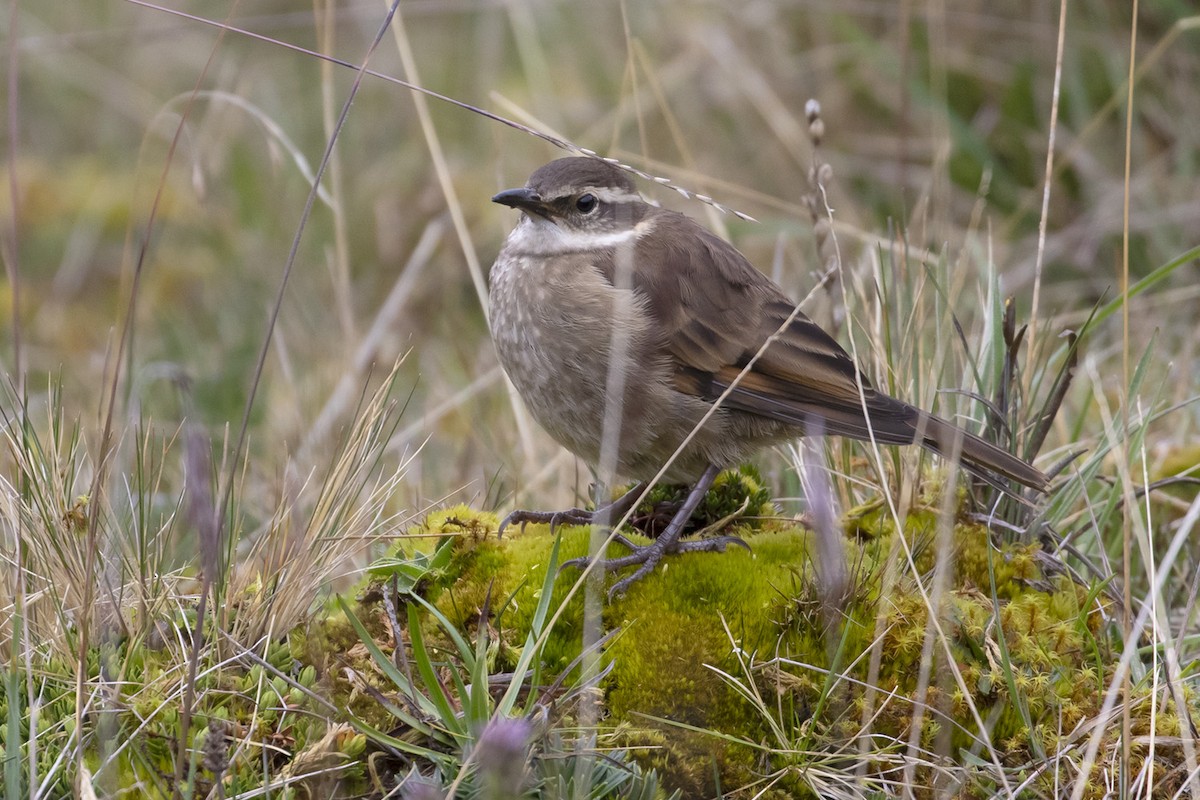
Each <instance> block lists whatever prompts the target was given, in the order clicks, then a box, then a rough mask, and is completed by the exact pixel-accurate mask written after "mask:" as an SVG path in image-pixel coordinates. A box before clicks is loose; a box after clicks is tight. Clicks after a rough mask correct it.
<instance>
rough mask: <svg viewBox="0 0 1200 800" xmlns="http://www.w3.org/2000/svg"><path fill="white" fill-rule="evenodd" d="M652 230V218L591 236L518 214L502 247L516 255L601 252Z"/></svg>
mask: <svg viewBox="0 0 1200 800" xmlns="http://www.w3.org/2000/svg"><path fill="white" fill-rule="evenodd" d="M653 229H654V218H653V217H651V218H649V219H644V220H642V221H641V222H639V223H638V224H637V225H635V226H634V227H632V228H626V229H625V230H621V231H606V232H600V233H591V232H588V231H579V230H568V229H566V228H562V227H560V226H558V225H556V224H554V223H553V222H551V221H550V220H548V219H544V218H542V217H538V216H532V217H531V216H528V215H526V214H522V215H521V221H520V222H518V223H517V227H515V228H513V230H512V233H510V234H509V235H508V240H507V241H506V242H505V244H504V248H505V249H506V250H509V251H512V252H513V253H514V254H516V255H541V256H548V255H559V254H562V253H579V252H583V251H587V250H604V249H607V248H609V247H620V246H621V245H629V244H633V243H634V242H636V241H637V240H638V239H640V238H642V236H644V235H645V234H647V233H649V232H650V231H651V230H653Z"/></svg>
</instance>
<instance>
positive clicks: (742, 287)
mask: <svg viewBox="0 0 1200 800" xmlns="http://www.w3.org/2000/svg"><path fill="white" fill-rule="evenodd" d="M655 222H656V224H655V228H654V235H653V236H643V237H642V238H640V239H639V240H638V243H637V251H636V253H635V257H634V260H633V275H632V282H633V286H634V287H635V288H636V289H637V290H639V291H640V292H641V293H642V294H643V295H644V296H645V298H646V300H647V302H648V304H649V307H650V312H651V313H652V314H653V315H654V316H655V318H656V320H657V322H658V323H659V327H660V330H661V336H662V342H663V347H664V348H665V349H666V351H667V353H668V354H669V355H670V356H671V358H672V359H673V360H674V362H675V365H676V386H677V388H678V389H679V390H680V391H684V392H688V393H690V394H694V395H697V396H699V397H704V398H706V399H709V400H712V399H715V398H716V397H718V396H720V395H721V394H722V393H723V392H724V391H725V390H726V389H727V388H728V387H729V386H730V384H731V383H732V382H733V380H734V378H735V377H736V376H737V375H738V374H739V373H740V372H741V371H742V369H743V368H744V367H745V366H746V364H748V363H749V362H750V360H751V359H752V358H753V357H754V355H755V354H756V353H757V352H758V351H759V349H760V348H761V347H762V345H763V343H764V342H766V341H767V340H768V338H770V337H771V336H776V338H775V340H774V341H772V342H771V344H770V346H769V347H768V348H767V349H766V351H765V352H764V353H763V354H762V355H761V356H760V357H759V358H758V360H756V361H755V362H754V365H753V367H752V368H751V369H750V371H749V372H747V373H746V375H744V376H743V377H742V379H741V381H740V382H739V383H738V385H737V387H736V388H735V389H734V390H733V391H732V392H730V394H729V396H728V397H726V399H725V401H724V402H725V406H726V407H727V408H731V409H737V410H741V411H747V412H750V413H754V414H759V415H762V416H764V417H768V418H770V419H775V420H779V421H781V422H787V423H792V424H795V425H798V426H805V425H811V424H812V423H813V422H814V421H815V420H816V419H818V418H819V419H820V421H821V425H822V427H823V429H824V431H825V432H826V433H833V434H838V435H841V436H849V437H852V438H855V439H867V440H869V439H871V438H872V437H873V438H874V439H875V441H878V442H881V443H884V444H920V445H922V446H924V447H927V448H929V449H931V450H934V451H936V452H940V453H943V454H946V455H954V454H958V455H959V456H960V457H961V458H962V459H963V461H964V462H965V463H966V465H967V466H969V467H972V471H974V472H976V473H977V474H980V475H981V476H982V477H984V479H985V480H988V481H989V482H991V483H993V484H994V485H996V486H999V487H1000V488H1002V489H1003V488H1004V486H1003V485H1002V484H1001V483H999V482H997V481H996V480H995V478H993V477H992V476H990V475H988V473H987V472H986V471H981V470H990V471H994V472H998V473H1000V474H1001V475H1005V476H1007V477H1010V478H1013V479H1014V480H1017V481H1019V482H1021V483H1023V484H1025V485H1026V486H1030V487H1033V488H1037V489H1044V487H1045V485H1046V477H1045V475H1043V474H1042V473H1041V472H1040V471H1038V470H1037V469H1035V468H1034V467H1032V466H1030V465H1028V464H1026V463H1025V462H1024V461H1022V460H1021V459H1019V458H1017V457H1016V456H1013V455H1012V454H1010V453H1008V452H1006V451H1005V450H1003V449H1001V448H999V447H997V446H995V445H993V444H991V443H990V442H987V441H985V440H983V439H980V438H979V437H978V436H975V435H973V434H970V433H967V432H966V431H963V430H962V429H960V428H958V427H957V426H955V425H953V424H951V423H949V422H946V421H945V420H941V419H939V418H937V417H934V416H932V415H930V414H928V413H926V412H923V411H920V410H919V409H917V408H915V407H913V406H911V405H909V404H907V403H905V402H903V401H901V400H897V399H895V398H893V397H889V396H888V395H886V394H882V393H880V392H877V391H875V389H874V388H872V386H871V384H870V382H869V381H868V380H867V378H866V376H864V375H861V373H860V372H859V371H858V368H857V367H856V366H855V364H854V361H853V360H852V359H851V358H850V355H849V354H848V353H847V352H846V351H845V350H844V349H843V348H842V346H841V345H839V344H838V343H837V341H836V340H834V339H833V337H831V336H830V335H829V334H828V333H826V332H825V331H824V330H822V329H821V328H820V327H819V326H818V325H817V324H816V323H814V322H813V321H812V320H810V319H809V318H808V317H806V316H804V315H803V314H800V313H796V314H795V315H794V316H793V312H794V308H795V306H794V304H793V303H792V301H790V300H789V299H788V298H787V297H786V296H785V295H784V294H783V292H782V291H781V290H780V289H779V288H778V287H777V286H776V285H775V284H774V283H773V282H772V281H771V280H770V279H768V278H767V277H766V276H765V275H763V274H762V273H761V272H759V271H758V270H756V269H755V268H754V267H753V265H751V264H750V263H749V262H748V261H746V259H745V257H744V256H742V254H741V253H739V252H738V251H737V250H736V249H735V248H734V247H733V246H732V245H730V244H728V243H727V242H725V241H723V240H722V239H720V238H719V237H717V236H715V235H713V234H712V233H710V232H708V231H707V230H705V229H704V228H702V227H701V226H700V225H698V224H697V223H696V222H694V221H693V220H691V219H690V218H689V217H686V216H683V215H682V214H676V213H674V212H660V214H658V215H656V218H655ZM605 261H606V262H607V263H608V267H609V269H611V268H612V262H611V261H608V260H605ZM608 277H609V278H610V280H611V279H612V278H613V276H612V275H609V276H608ZM789 317H791V318H792V319H791V321H790V322H788V323H787V325H786V326H784V323H785V322H786V321H787V320H788V319H789ZM781 328H782V330H781ZM860 384H861V389H860ZM864 405H865V406H866V409H867V410H868V411H869V413H870V426H869V427H868V425H867V419H866V416H865V415H864V413H863V407H864Z"/></svg>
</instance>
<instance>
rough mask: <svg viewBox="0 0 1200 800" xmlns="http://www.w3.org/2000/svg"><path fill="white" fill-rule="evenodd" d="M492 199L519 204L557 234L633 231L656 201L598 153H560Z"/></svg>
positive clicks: (534, 220) (531, 217) (536, 222)
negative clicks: (518, 184)
mask: <svg viewBox="0 0 1200 800" xmlns="http://www.w3.org/2000/svg"><path fill="white" fill-rule="evenodd" d="M492 202H493V203H500V204H501V205H505V206H509V207H510V208H516V209H519V210H520V211H523V212H525V216H526V217H527V218H528V219H529V220H530V222H532V223H533V224H534V226H535V227H538V228H543V229H546V230H547V232H549V228H550V227H551V226H552V227H553V228H556V229H557V230H555V231H554V234H555V236H556V238H557V237H562V236H571V237H576V236H577V237H580V238H581V239H582V238H584V237H601V236H611V235H613V234H619V233H621V232H623V231H628V230H632V229H633V227H634V226H635V225H637V223H638V222H639V221H641V220H642V218H643V217H644V216H645V215H646V212H647V211H649V210H650V209H651V208H652V206H650V205H648V204H647V203H646V201H645V200H643V199H642V196H641V195H639V194H638V192H637V189H636V188H635V187H634V185H633V181H631V180H630V179H629V176H628V175H627V174H626V173H625V172H623V171H622V170H620V169H618V168H616V167H614V166H612V165H611V164H607V163H605V162H604V161H601V160H600V159H597V158H586V157H579V158H560V159H558V160H557V161H551V162H550V163H549V164H546V165H545V166H543V167H540V168H538V170H537V171H535V172H534V173H533V174H532V175H531V176H529V180H528V181H527V182H526V184H525V185H524V186H523V187H521V188H520V189H506V190H505V191H503V192H500V193H499V194H497V195H496V196H495V197H493V198H492Z"/></svg>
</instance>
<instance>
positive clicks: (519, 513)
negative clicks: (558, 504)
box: [496, 508, 595, 538]
mask: <svg viewBox="0 0 1200 800" xmlns="http://www.w3.org/2000/svg"><path fill="white" fill-rule="evenodd" d="M594 516H595V512H593V511H586V510H584V509H582V508H568V509H567V510H566V511H525V510H522V509H518V510H516V511H513V512H512V513H510V514H509V515H508V516H507V517H505V518H504V520H503V521H502V522H501V523H500V527H499V529H497V531H496V536H497V538H503V536H504V531H505V530H507V529H508V527H509V526H510V525H516V524H519V525H520V526H521V533H524V532H525V526H526V525H528V524H529V523H531V522H532V523H534V524H539V523H548V524H549V525H550V532H551V533H554V531H555V529H557V528H558V526H559V525H562V524H563V523H564V522H565V523H567V524H568V525H591V524H592V518H593V517H594Z"/></svg>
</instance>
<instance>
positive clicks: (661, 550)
mask: <svg viewBox="0 0 1200 800" xmlns="http://www.w3.org/2000/svg"><path fill="white" fill-rule="evenodd" d="M719 472H720V469H718V468H717V467H715V466H711V465H710V466H709V467H708V468H707V469H705V470H704V474H703V475H701V476H700V480H698V481H696V484H695V485H694V486H693V487H692V489H691V491H690V492H688V496H687V498H686V499H685V500H684V501H683V505H681V506H680V507H679V510H678V511H676V512H675V516H674V517H672V518H671V522H670V524H668V525H667V528H666V530H664V531H663V532H662V533H661V534H659V536H658V538H657V539H655V540H654V541H653V542H652V543H650V544H648V545H645V546H638V545H635V544H633V542H630V541H629V540H628V539H625V538H624V537H618V540H619V541H620V542H621V544H623V545H625V546H626V547H628V548H629V549H630V550H632V551H633V552H632V553H630V554H629V555H627V556H621V557H620V558H610V559H605V560H603V561H601V562H600V563H599V564H598V566H600V567H602V568H603V569H605V570H608V571H612V570H618V569H624V568H625V567H632V566H635V565H640V566H638V569H637V571H636V572H634V573H633V574H632V575H629V576H627V577H625V578H622V579H621V580H619V581H617V582H616V583H614V584H613V586H612V588H611V589H609V590H608V597H609V599H610V600H611V599H612V598H613V597H616V596H618V595H621V594H624V593H625V590H626V589H628V588H629V587H630V586H631V585H633V583H635V582H636V581H639V580H641V579H642V578H644V577H645V576H646V575H649V574H650V572H652V571H653V570H654V568H655V567H656V566H658V562H660V561H662V557H663V555H665V554H666V553H684V552H697V551H704V552H713V551H716V552H723V551H724V550H725V548H726V546H728V545H730V544H740V545H742V546H743V547H745V546H746V543H745V542H743V541H742V540H741V539H738V538H737V537H736V536H717V537H714V538H712V539H702V540H700V541H695V542H683V543H680V541H679V536H680V534H681V533H683V527H684V526H685V525H687V523H688V520H689V519H691V517H692V514H694V513H695V511H696V507H697V506H699V505H700V501H701V500H703V499H704V495H705V494H706V493H707V492H708V490H709V489H710V488H711V487H712V484H713V481H714V480H715V479H716V477H717V474H718V473H719ZM590 560H591V559H589V558H576V559H573V560H571V561H567V562H565V563H564V564H563V566H567V565H570V566H574V567H579V568H583V567H586V566H587V564H588V562H589V561H590Z"/></svg>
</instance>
